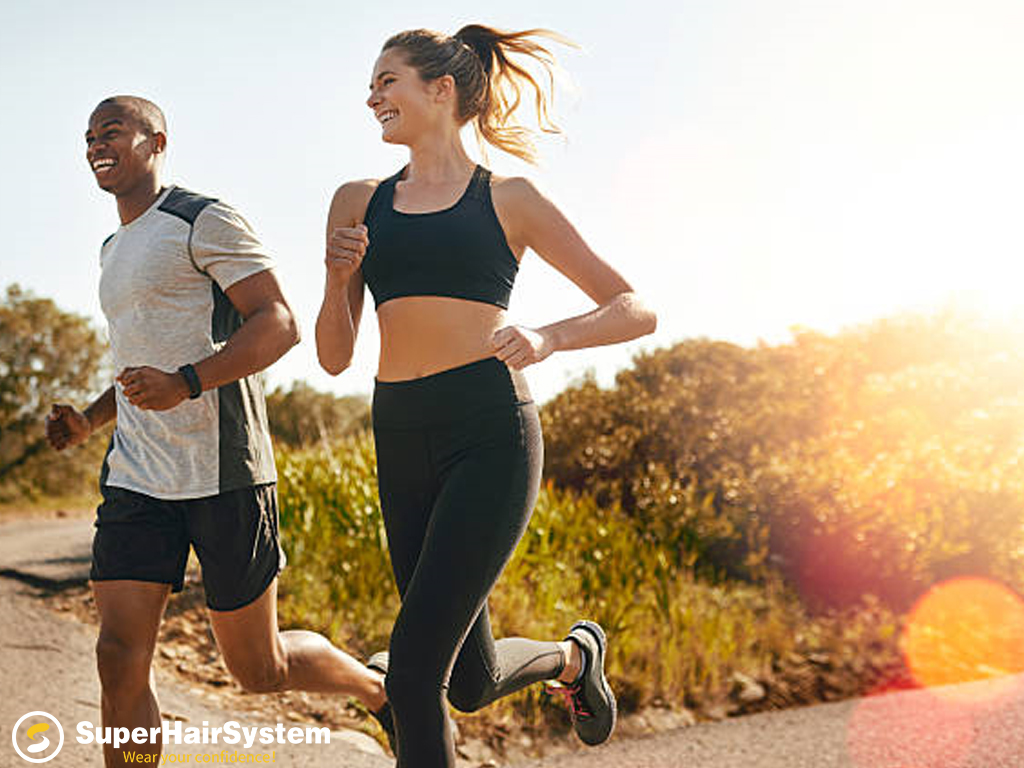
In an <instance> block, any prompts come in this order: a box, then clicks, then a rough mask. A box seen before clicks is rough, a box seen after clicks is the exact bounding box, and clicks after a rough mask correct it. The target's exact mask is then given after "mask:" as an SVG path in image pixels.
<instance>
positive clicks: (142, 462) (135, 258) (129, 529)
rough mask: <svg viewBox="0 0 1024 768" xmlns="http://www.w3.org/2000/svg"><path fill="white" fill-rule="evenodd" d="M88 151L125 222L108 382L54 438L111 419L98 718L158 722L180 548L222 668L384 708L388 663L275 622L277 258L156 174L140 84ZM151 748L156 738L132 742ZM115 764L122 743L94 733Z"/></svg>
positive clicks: (154, 133) (219, 208)
mask: <svg viewBox="0 0 1024 768" xmlns="http://www.w3.org/2000/svg"><path fill="white" fill-rule="evenodd" d="M85 143H86V159H87V160H88V162H89V166H90V168H91V169H92V172H93V174H94V176H95V178H96V182H97V183H98V184H99V186H100V188H101V189H103V190H104V191H106V192H109V193H110V194H112V195H113V196H114V198H115V200H116V201H117V211H118V215H119V218H120V220H121V226H120V227H119V228H118V230H117V231H116V232H115V233H114V234H113V235H111V236H110V237H109V238H107V240H106V241H105V242H104V243H103V246H102V249H101V253H100V265H101V271H102V273H101V277H100V303H101V305H102V308H103V313H104V315H105V316H106V319H107V323H108V328H109V337H110V345H111V350H112V352H113V358H114V364H115V370H117V371H118V374H117V378H116V381H115V383H114V384H113V385H112V386H111V387H110V388H109V389H108V390H107V391H106V392H104V393H103V394H102V395H101V396H100V397H99V398H97V400H96V401H95V402H93V403H92V404H91V405H90V406H89V407H88V408H86V409H85V411H84V412H79V411H78V410H76V409H74V408H72V407H71V406H68V405H54V407H53V410H52V411H51V413H50V415H49V417H48V419H47V425H46V429H47V437H48V438H49V440H50V443H51V444H52V445H53V447H54V448H56V449H57V450H63V449H65V448H67V447H69V446H72V445H76V444H78V443H80V442H82V441H83V440H85V439H86V438H88V437H89V435H90V434H91V433H92V432H93V431H95V430H96V429H97V428H98V427H100V426H101V425H103V424H105V423H107V422H109V421H111V420H115V422H116V427H115V430H114V434H113V438H112V440H111V444H110V448H109V450H108V452H107V456H106V459H105V460H104V463H103V469H102V471H101V475H100V487H101V491H102V493H103V502H102V504H101V505H100V507H99V509H98V510H97V513H96V534H95V538H94V540H93V562H92V571H91V580H92V587H93V592H94V595H95V598H96V607H97V610H98V611H99V615H100V635H99V641H98V643H97V646H96V652H97V662H98V666H99V675H100V683H101V685H102V688H103V723H104V725H105V726H109V727H125V728H128V729H129V730H131V729H134V728H146V729H147V730H148V729H149V728H153V727H157V726H159V724H160V710H159V708H158V706H157V701H156V695H155V692H154V690H153V688H152V682H151V678H150V664H151V661H152V657H153V650H154V647H155V643H156V637H157V633H158V630H159V626H160V621H161V619H162V617H163V612H164V608H165V607H166V605H167V599H168V596H169V594H170V592H171V591H175V592H177V591H180V590H181V588H182V582H183V577H184V572H185V564H186V562H187V559H188V553H189V549H190V547H191V548H194V549H195V552H196V555H197V556H198V558H199V561H200V564H201V565H202V570H203V584H204V587H205V590H206V601H207V605H208V607H209V609H210V618H211V623H212V626H213V631H214V635H215V636H216V638H217V643H218V646H219V647H220V650H221V653H222V654H223V655H224V661H225V663H226V664H227V667H228V669H230V670H231V672H232V673H233V674H234V675H235V676H236V677H237V678H238V680H239V681H240V682H241V684H242V685H243V686H245V687H246V688H248V689H249V690H253V691H277V690H284V689H288V688H299V689H303V690H316V691H322V692H338V693H342V694H347V695H351V696H355V697H357V698H358V699H360V700H361V701H362V702H363V703H364V704H365V705H366V706H367V707H368V708H369V709H370V710H371V711H373V712H377V713H378V716H379V717H386V715H387V712H388V710H387V708H386V707H385V696H384V689H383V682H382V677H381V675H380V674H379V673H378V672H375V671H372V670H370V669H368V668H366V667H364V666H363V665H362V664H360V663H359V662H357V661H356V660H355V659H353V658H352V657H350V656H348V655H347V654H344V653H343V652H341V651H339V650H338V649H337V648H334V647H333V646H332V645H331V644H330V643H329V642H328V641H327V640H325V639H324V638H323V637H321V636H320V635H317V634H315V633H312V632H302V631H295V632H283V633H279V632H278V629H277V575H278V573H279V571H280V570H281V568H282V567H283V565H284V556H283V553H282V551H281V547H280V542H279V538H278V515H277V495H276V486H275V481H276V473H275V469H274V459H273V452H272V449H271V444H270V435H269V431H268V428H267V418H266V408H265V404H264V398H263V391H262V388H261V385H260V381H259V379H258V378H257V376H256V374H257V373H258V372H259V371H261V370H263V369H264V368H266V367H267V366H269V365H270V364H271V363H273V362H274V361H275V360H277V359H278V358H279V357H280V356H281V355H283V354H284V353H285V352H286V351H287V350H288V349H290V348H291V347H292V346H293V345H294V344H296V343H297V342H298V340H299V332H298V328H297V324H296V322H295V319H294V317H293V315H292V312H291V309H290V308H289V307H288V304H287V302H286V301H285V299H284V296H283V295H282V294H281V289H280V287H279V285H278V282H277V279H276V277H275V276H274V270H273V261H272V260H271V258H270V257H269V256H268V255H267V253H266V251H265V249H264V248H263V246H262V244H261V243H260V241H259V240H258V239H257V237H256V235H255V234H254V233H253V231H252V229H251V228H250V227H249V225H248V224H247V223H246V221H245V220H244V219H243V218H242V217H241V216H240V215H239V214H238V213H237V212H236V211H235V210H234V209H232V208H231V207H230V206H228V205H225V204H224V203H222V202H219V201H217V200H214V199H212V198H208V197H203V196H201V195H197V194H195V193H193V192H189V191H187V190H184V189H181V188H179V187H175V186H163V185H162V183H161V180H160V179H161V165H162V161H163V157H164V153H165V151H166V148H167V128H166V124H165V120H164V115H163V113H162V112H161V110H160V109H159V108H158V107H157V106H156V105H155V104H153V103H152V102H150V101H147V100H146V99H142V98H139V97H136V96H115V97H112V98H109V99H105V100H104V101H102V102H100V104H99V105H98V106H97V107H96V109H95V110H94V111H93V113H92V115H91V117H90V118H89V127H88V130H87V131H86V134H85ZM133 751H134V752H135V753H136V754H139V753H142V752H145V753H148V754H159V752H160V744H148V745H146V746H145V747H142V748H133ZM104 756H105V760H106V763H107V765H108V766H109V765H121V764H123V762H124V759H125V756H124V754H123V752H122V750H115V749H114V748H113V747H112V746H111V745H109V744H107V745H104Z"/></svg>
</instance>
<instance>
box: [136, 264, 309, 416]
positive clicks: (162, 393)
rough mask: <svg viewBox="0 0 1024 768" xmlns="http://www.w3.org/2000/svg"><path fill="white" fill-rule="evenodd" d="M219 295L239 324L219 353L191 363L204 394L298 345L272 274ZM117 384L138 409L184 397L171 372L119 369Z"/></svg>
mask: <svg viewBox="0 0 1024 768" xmlns="http://www.w3.org/2000/svg"><path fill="white" fill-rule="evenodd" d="M225 293H226V294H227V297H228V299H229V300H230V301H231V303H232V304H233V305H234V307H235V309H237V310H238V312H239V314H240V315H242V317H243V318H244V319H245V320H244V322H243V323H242V326H241V327H240V328H239V329H238V330H237V331H235V332H234V333H233V334H231V336H230V337H229V338H228V340H227V343H226V344H225V345H224V346H223V347H222V348H221V349H220V350H219V351H217V352H215V353H214V354H212V355H210V356H209V357H207V358H205V359H204V360H199V361H197V362H195V363H194V364H193V365H194V367H195V371H196V374H197V375H198V377H199V382H200V385H201V388H202V390H204V391H205V390H209V389H215V388H216V387H220V386H223V385H224V384H229V383H231V382H232V381H237V380H238V379H241V378H243V377H245V376H249V375H251V374H253V373H256V372H257V371H262V370H263V369H265V368H267V367H269V366H270V365H271V364H272V363H274V362H275V361H276V360H277V359H278V358H280V357H281V356H282V355H283V354H284V353H285V352H287V351H288V350H289V349H291V348H292V347H293V346H295V345H296V344H298V343H299V338H300V335H299V326H298V323H297V322H296V320H295V316H294V315H293V314H292V310H291V308H290V307H289V306H288V302H287V301H285V298H284V295H283V294H282V293H281V286H280V285H279V284H278V282H277V277H276V276H275V275H274V272H273V270H271V269H266V270H263V271H262V272H258V273H256V274H255V275H251V276H249V277H246V278H244V279H242V280H239V281H238V282H237V283H235V284H234V285H232V286H231V287H230V288H228V289H227V290H226V291H225ZM117 380H118V381H119V382H120V383H121V385H122V387H123V392H124V395H125V396H126V397H127V398H128V401H129V402H130V403H131V404H132V405H134V406H136V407H138V408H142V409H144V410H154V411H165V410H167V409H169V408H173V407H174V406H176V405H178V404H179V403H181V402H182V401H183V400H185V399H187V398H188V395H189V388H188V382H186V380H185V377H184V376H182V375H181V374H180V373H178V372H177V371H161V370H158V369H156V368H153V367H151V366H141V367H138V368H125V369H124V370H123V371H121V373H119V374H118V376H117Z"/></svg>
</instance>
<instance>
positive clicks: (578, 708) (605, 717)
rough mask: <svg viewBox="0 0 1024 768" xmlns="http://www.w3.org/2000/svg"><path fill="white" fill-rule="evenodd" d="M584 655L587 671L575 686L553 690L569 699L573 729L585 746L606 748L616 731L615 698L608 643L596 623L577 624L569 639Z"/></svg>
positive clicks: (580, 622)
mask: <svg viewBox="0 0 1024 768" xmlns="http://www.w3.org/2000/svg"><path fill="white" fill-rule="evenodd" d="M565 639H566V640H572V641H573V642H574V643H576V644H577V645H578V646H579V647H580V650H581V651H582V652H583V669H582V671H581V672H580V674H579V676H578V677H577V678H576V680H575V682H573V683H569V684H567V683H562V684H561V686H560V687H558V688H550V689H549V690H551V691H553V692H556V693H560V694H561V695H562V696H564V697H565V701H566V704H567V706H568V707H569V713H570V715H571V716H572V725H573V729H574V730H575V731H576V735H577V736H579V737H580V740H581V741H582V742H583V743H584V744H589V745H590V746H592V747H593V746H597V745H598V744H603V743H604V742H605V741H607V740H608V737H609V736H611V735H612V731H613V730H614V729H615V714H616V706H615V694H613V693H612V689H611V688H610V687H609V686H608V680H606V679H605V676H604V659H605V652H606V651H607V648H608V640H607V639H606V638H605V634H604V630H603V629H601V626H600V625H599V624H596V623H595V622H593V621H577V622H576V623H575V624H573V625H572V628H571V629H570V630H569V634H568V635H567V636H566V638H565Z"/></svg>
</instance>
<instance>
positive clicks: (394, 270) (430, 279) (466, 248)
mask: <svg viewBox="0 0 1024 768" xmlns="http://www.w3.org/2000/svg"><path fill="white" fill-rule="evenodd" d="M403 173H405V168H403V169H402V170H401V171H399V172H398V173H396V174H395V175H394V176H391V177H390V178H388V179H385V180H384V181H382V182H381V183H380V184H379V185H378V186H377V189H376V190H375V191H374V193H373V197H371V198H370V202H369V204H368V205H367V206H366V217H365V223H366V228H367V230H368V231H369V232H368V234H369V240H370V245H369V247H368V248H367V250H366V254H365V256H364V257H363V263H362V270H363V280H364V282H365V283H366V285H367V287H368V288H369V289H370V292H371V293H372V294H373V300H374V303H375V305H376V306H378V307H379V306H380V305H381V304H383V303H384V302H385V301H388V300H390V299H396V298H398V297H400V296H449V297H452V298H457V299H468V300H470V301H481V302H484V303H486V304H494V305H495V306H498V307H501V308H502V309H508V300H509V296H510V295H511V293H512V285H513V283H514V282H515V279H516V273H517V272H518V271H519V263H518V262H517V261H516V258H515V256H514V255H513V254H512V251H511V249H510V248H509V247H508V242H506V240H505V233H504V231H503V230H502V228H501V223H500V222H499V221H498V217H497V215H496V214H495V212H494V204H493V203H492V202H491V172H490V171H488V170H487V169H486V168H483V167H482V166H479V165H478V166H477V167H476V170H474V171H473V178H471V179H470V181H469V186H468V187H466V191H465V192H463V193H462V197H460V198H459V200H458V201H457V202H456V203H455V204H454V205H452V206H451V207H450V208H445V209H444V210H441V211H430V212H427V213H402V212H401V211H396V210H395V209H394V207H393V204H394V198H395V183H396V182H397V181H398V180H399V179H400V178H401V176H402V174H403Z"/></svg>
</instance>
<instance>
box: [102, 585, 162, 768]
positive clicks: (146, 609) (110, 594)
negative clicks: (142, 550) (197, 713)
mask: <svg viewBox="0 0 1024 768" xmlns="http://www.w3.org/2000/svg"><path fill="white" fill-rule="evenodd" d="M92 589H93V594H94V595H95V597H96V607H97V609H98V610H99V614H100V636H99V640H98V641H97V642H96V662H97V666H98V668H99V673H100V685H101V686H102V701H103V704H102V708H103V726H104V727H109V728H127V729H128V733H129V734H130V733H131V731H132V729H134V728H145V729H147V730H149V729H150V728H157V727H159V726H160V708H159V707H158V705H157V701H156V691H155V689H154V685H153V679H152V675H151V663H152V661H153V649H154V647H155V646H156V637H157V632H158V631H159V629H160V620H161V618H162V617H163V613H164V608H165V606H166V605H167V597H168V595H169V594H170V591H171V586H170V585H169V584H156V583H151V582H143V581H94V582H93V583H92ZM162 746H163V744H162V742H161V741H159V740H158V741H157V742H156V743H155V744H154V743H149V742H147V743H145V744H135V743H132V744H130V745H128V746H127V749H128V750H130V751H132V752H135V753H138V754H146V755H150V754H151V755H159V754H160V750H161V748H162ZM124 751H125V747H121V748H119V749H117V750H115V749H114V747H113V744H104V745H103V759H104V762H105V764H106V766H107V768H112V766H121V765H128V764H129V763H128V762H127V761H125V759H124Z"/></svg>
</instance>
